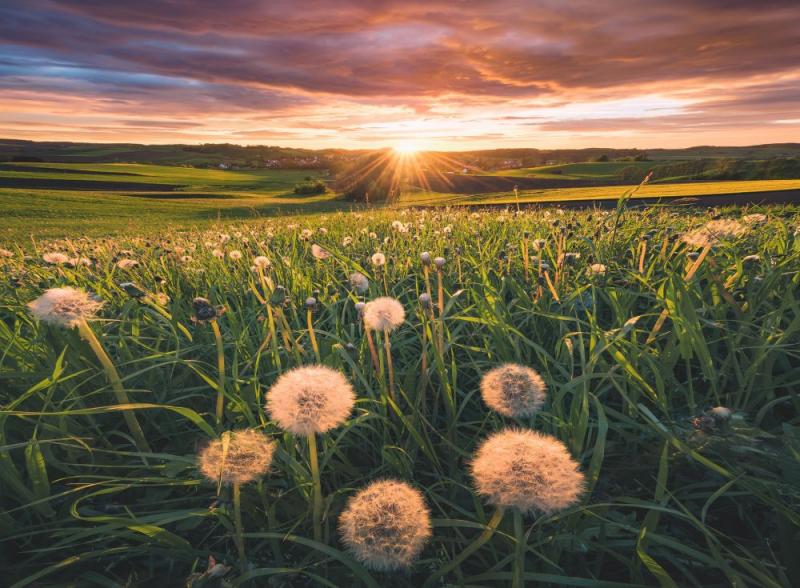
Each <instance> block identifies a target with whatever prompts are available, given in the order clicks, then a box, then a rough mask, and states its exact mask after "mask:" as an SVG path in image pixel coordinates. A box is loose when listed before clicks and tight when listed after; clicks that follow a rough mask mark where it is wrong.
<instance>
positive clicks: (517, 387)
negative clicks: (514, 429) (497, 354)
mask: <svg viewBox="0 0 800 588" xmlns="http://www.w3.org/2000/svg"><path fill="white" fill-rule="evenodd" d="M546 392H547V386H546V385H545V383H544V380H542V377H541V376H540V375H539V374H538V373H537V372H536V371H535V370H533V369H531V368H529V367H525V366H522V365H517V364H514V363H506V364H504V365H501V366H499V367H496V368H494V369H493V370H490V371H488V372H486V373H485V374H484V375H483V378H482V379H481V396H482V397H483V401H484V402H485V403H486V404H487V405H488V406H489V408H491V409H492V410H495V411H497V412H499V413H500V414H502V415H505V416H508V417H528V416H531V415H533V414H535V413H537V412H538V411H539V409H541V408H542V405H543V404H544V401H545V398H546Z"/></svg>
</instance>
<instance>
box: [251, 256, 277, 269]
mask: <svg viewBox="0 0 800 588" xmlns="http://www.w3.org/2000/svg"><path fill="white" fill-rule="evenodd" d="M271 265H272V262H271V261H270V260H269V259H267V258H266V257H264V256H263V255H259V256H257V257H254V258H253V266H255V267H256V268H259V269H267V268H268V267H270V266H271Z"/></svg>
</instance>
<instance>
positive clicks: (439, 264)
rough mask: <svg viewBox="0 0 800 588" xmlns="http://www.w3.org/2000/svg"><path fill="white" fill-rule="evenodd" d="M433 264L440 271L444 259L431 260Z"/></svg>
mask: <svg viewBox="0 0 800 588" xmlns="http://www.w3.org/2000/svg"><path fill="white" fill-rule="evenodd" d="M433 264H434V265H435V266H436V267H437V268H438V269H442V268H443V267H444V257H437V258H436V259H434V260H433Z"/></svg>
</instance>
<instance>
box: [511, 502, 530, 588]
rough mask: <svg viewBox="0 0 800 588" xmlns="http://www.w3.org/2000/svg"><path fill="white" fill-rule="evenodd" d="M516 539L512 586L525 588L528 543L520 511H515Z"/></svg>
mask: <svg viewBox="0 0 800 588" xmlns="http://www.w3.org/2000/svg"><path fill="white" fill-rule="evenodd" d="M514 538H515V539H516V546H515V550H514V575H513V579H512V584H511V585H512V587H513V588H524V586H525V579H524V578H525V551H526V547H527V541H526V539H525V533H524V532H523V529H522V512H521V511H520V510H519V509H514Z"/></svg>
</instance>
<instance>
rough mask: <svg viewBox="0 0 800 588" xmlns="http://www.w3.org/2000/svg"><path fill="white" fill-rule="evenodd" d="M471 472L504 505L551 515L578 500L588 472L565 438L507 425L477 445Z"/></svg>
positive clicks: (480, 486) (489, 496)
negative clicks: (567, 445) (579, 464)
mask: <svg viewBox="0 0 800 588" xmlns="http://www.w3.org/2000/svg"><path fill="white" fill-rule="evenodd" d="M472 476H473V478H474V479H475V487H476V489H477V491H478V493H479V494H482V495H483V496H485V497H486V498H487V499H488V501H489V502H490V503H491V504H493V505H495V506H499V507H503V508H516V509H518V510H520V511H522V512H530V511H539V512H542V513H544V514H552V513H554V512H557V511H559V510H563V509H565V508H567V507H569V506H571V505H573V504H575V503H576V502H578V499H579V497H580V495H581V493H582V492H583V489H584V478H583V474H582V473H581V472H580V471H578V464H577V463H576V462H575V460H574V459H572V456H570V454H569V452H568V451H567V448H566V447H565V446H564V444H563V443H561V441H559V440H558V439H556V438H554V437H550V436H549V435H543V434H541V433H538V432H536V431H529V430H513V429H506V430H504V431H500V432H499V433H495V434H494V435H492V436H491V437H489V438H488V439H487V440H486V441H484V442H483V444H482V445H481V446H480V447H479V448H478V451H477V452H476V454H475V459H474V460H473V462H472Z"/></svg>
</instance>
